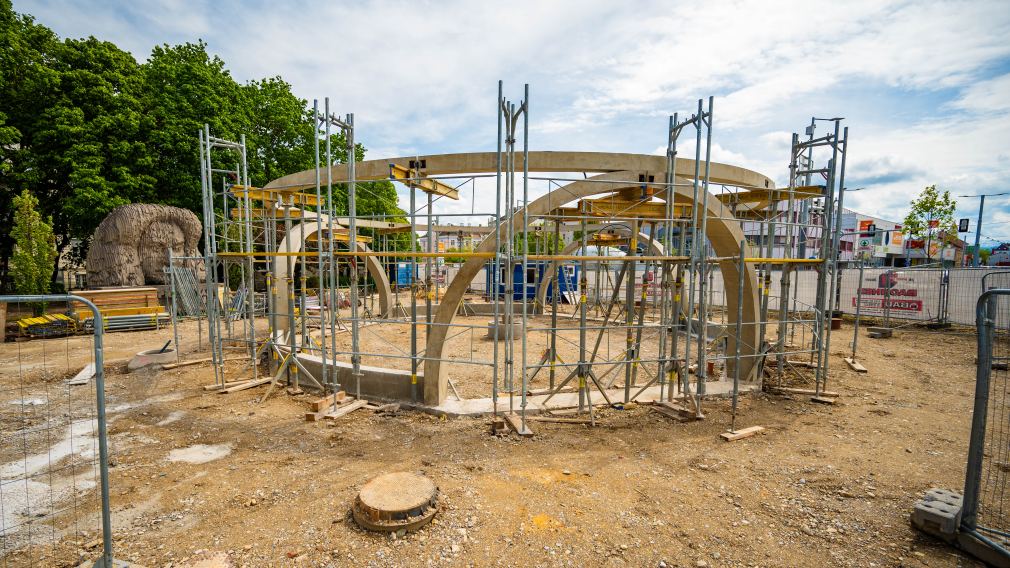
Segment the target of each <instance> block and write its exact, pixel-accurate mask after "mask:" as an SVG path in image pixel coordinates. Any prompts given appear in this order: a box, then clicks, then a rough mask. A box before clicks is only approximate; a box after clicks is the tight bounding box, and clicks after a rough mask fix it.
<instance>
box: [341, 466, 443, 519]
mask: <svg viewBox="0 0 1010 568" xmlns="http://www.w3.org/2000/svg"><path fill="white" fill-rule="evenodd" d="M436 511H438V487H437V486H436V485H435V482H434V481H432V480H430V479H428V478H427V477H425V476H423V475H418V474H416V473H409V472H405V471H399V472H394V473H385V474H383V475H380V476H378V477H376V478H375V479H373V480H371V481H369V482H368V483H366V484H365V485H364V487H362V488H361V491H360V492H358V496H357V498H356V499H355V500H354V506H353V507H352V508H351V513H352V514H353V515H354V520H355V521H357V522H358V524H359V525H361V526H362V527H364V528H366V529H370V530H374V531H387V532H393V531H398V530H400V529H405V530H408V531H413V530H417V529H419V528H421V527H422V526H424V525H425V524H427V523H428V522H429V521H431V519H432V517H434V516H435V513H436Z"/></svg>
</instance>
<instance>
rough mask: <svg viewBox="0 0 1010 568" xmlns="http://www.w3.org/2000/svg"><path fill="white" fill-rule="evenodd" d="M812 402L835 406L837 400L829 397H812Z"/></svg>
mask: <svg viewBox="0 0 1010 568" xmlns="http://www.w3.org/2000/svg"><path fill="white" fill-rule="evenodd" d="M821 394H824V393H821ZM810 402H816V403H818V404H834V403H835V399H833V398H828V397H825V396H812V397H810Z"/></svg>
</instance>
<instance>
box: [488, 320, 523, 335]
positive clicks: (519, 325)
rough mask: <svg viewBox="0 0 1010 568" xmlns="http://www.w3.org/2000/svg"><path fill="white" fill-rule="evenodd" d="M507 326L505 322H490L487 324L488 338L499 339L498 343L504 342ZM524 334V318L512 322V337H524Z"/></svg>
mask: <svg viewBox="0 0 1010 568" xmlns="http://www.w3.org/2000/svg"><path fill="white" fill-rule="evenodd" d="M505 331H506V326H505V323H504V322H495V320H488V322H487V336H488V337H490V338H491V339H497V340H498V341H504V340H505V336H506V333H505ZM522 334H523V322H522V318H520V319H518V320H512V336H513V337H517V338H518V337H522Z"/></svg>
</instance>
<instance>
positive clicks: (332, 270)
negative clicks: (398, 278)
mask: <svg viewBox="0 0 1010 568" xmlns="http://www.w3.org/2000/svg"><path fill="white" fill-rule="evenodd" d="M323 112H324V113H325V114H326V134H325V135H326V231H327V233H329V235H330V238H329V239H327V243H326V247H327V251H326V252H327V253H328V258H327V262H328V270H327V273H328V275H329V280H330V282H329V286H328V289H329V293H330V317H329V325H330V353H333V356H334V358H335V357H336V353H337V311H338V309H339V306H338V305H337V288H338V287H339V285H340V280H339V275H338V273H337V261H336V256H335V255H334V254H333V252H334V246H335V245H334V244H333V234H334V233H333V216H334V215H335V214H336V211H337V209H336V207H335V206H334V205H333V149H332V145H331V141H330V137H331V136H330V132H331V131H330V128H331V124H332V123H333V121H332V120H331V117H330V97H326V98H325V99H323ZM339 390H340V383H339V382H338V381H337V372H336V369H335V368H334V370H333V392H334V394H335V393H336V392H337V391H339ZM334 400H335V399H334Z"/></svg>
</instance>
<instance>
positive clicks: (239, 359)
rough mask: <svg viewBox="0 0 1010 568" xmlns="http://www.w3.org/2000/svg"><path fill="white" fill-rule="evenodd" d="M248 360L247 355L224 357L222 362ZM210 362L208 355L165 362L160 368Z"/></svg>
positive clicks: (165, 368)
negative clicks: (179, 361) (175, 361)
mask: <svg viewBox="0 0 1010 568" xmlns="http://www.w3.org/2000/svg"><path fill="white" fill-rule="evenodd" d="M248 360H249V358H248V357H225V359H224V362H225V363H227V362H229V361H248ZM210 362H211V358H210V357H208V358H206V359H193V360H192V361H183V362H181V363H165V364H164V365H162V366H161V368H162V370H165V371H170V370H172V369H178V368H179V367H189V366H190V365H199V364H200V363H210ZM232 382H237V381H232Z"/></svg>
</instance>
